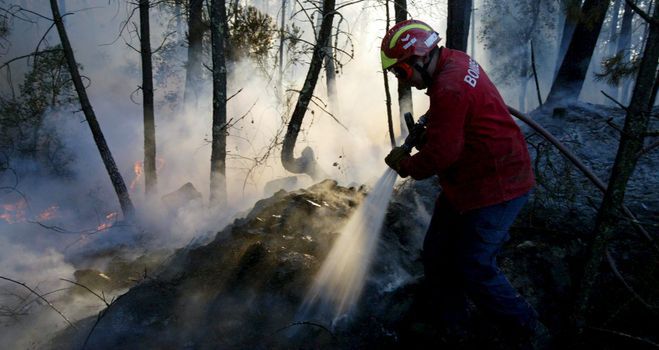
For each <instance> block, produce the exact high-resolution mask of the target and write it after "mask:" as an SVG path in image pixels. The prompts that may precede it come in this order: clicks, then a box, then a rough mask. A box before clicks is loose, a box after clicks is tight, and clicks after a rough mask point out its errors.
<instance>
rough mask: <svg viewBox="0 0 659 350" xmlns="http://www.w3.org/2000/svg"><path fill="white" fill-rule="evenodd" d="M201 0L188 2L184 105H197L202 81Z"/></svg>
mask: <svg viewBox="0 0 659 350" xmlns="http://www.w3.org/2000/svg"><path fill="white" fill-rule="evenodd" d="M203 4H204V1H203V0H189V3H188V11H189V12H188V62H187V64H186V75H185V91H184V93H183V100H184V102H185V106H186V107H190V106H192V107H194V108H196V107H197V100H198V99H199V93H200V92H201V83H202V55H203V47H202V45H203V44H202V42H203V38H204V23H203V22H202V19H201V16H202V12H203Z"/></svg>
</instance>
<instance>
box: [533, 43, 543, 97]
mask: <svg viewBox="0 0 659 350" xmlns="http://www.w3.org/2000/svg"><path fill="white" fill-rule="evenodd" d="M531 68H533V79H534V80H535V91H536V92H537V93H538V105H539V106H540V107H542V94H541V93H540V82H539V81H538V71H537V69H536V67H535V49H534V48H533V40H531Z"/></svg>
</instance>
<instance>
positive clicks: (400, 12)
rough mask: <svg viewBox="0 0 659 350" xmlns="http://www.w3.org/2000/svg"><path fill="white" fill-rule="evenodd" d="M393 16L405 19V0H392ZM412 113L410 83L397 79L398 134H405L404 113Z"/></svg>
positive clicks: (397, 20)
mask: <svg viewBox="0 0 659 350" xmlns="http://www.w3.org/2000/svg"><path fill="white" fill-rule="evenodd" d="M394 17H395V18H396V23H398V22H402V21H404V20H406V19H407V0H394ZM407 112H409V113H412V115H414V106H413V104H412V85H410V83H407V82H401V81H400V80H398V113H399V115H398V121H399V123H400V136H401V137H405V136H407V124H405V113H407Z"/></svg>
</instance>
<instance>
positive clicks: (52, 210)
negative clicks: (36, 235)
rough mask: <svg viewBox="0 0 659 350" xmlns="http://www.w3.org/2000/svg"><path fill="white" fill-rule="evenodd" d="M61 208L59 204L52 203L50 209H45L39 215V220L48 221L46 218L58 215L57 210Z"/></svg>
mask: <svg viewBox="0 0 659 350" xmlns="http://www.w3.org/2000/svg"><path fill="white" fill-rule="evenodd" d="M58 209H59V207H58V206H56V205H52V206H50V207H49V208H48V209H46V210H44V211H42V212H41V214H39V216H37V220H38V221H46V220H52V219H54V218H55V217H57V210H58Z"/></svg>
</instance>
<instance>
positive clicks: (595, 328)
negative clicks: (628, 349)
mask: <svg viewBox="0 0 659 350" xmlns="http://www.w3.org/2000/svg"><path fill="white" fill-rule="evenodd" d="M587 328H588V329H592V330H595V331H598V332H603V333H608V334H614V335H618V336H621V337H624V338H627V339H632V340H636V341H639V342H642V343H644V344H646V345H651V346H653V347H655V348H659V344H657V343H654V342H652V341H650V340H647V339H645V338H641V337H637V336H633V335H630V334H627V333H622V332H618V331H613V330H610V329H604V328H599V327H587Z"/></svg>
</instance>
